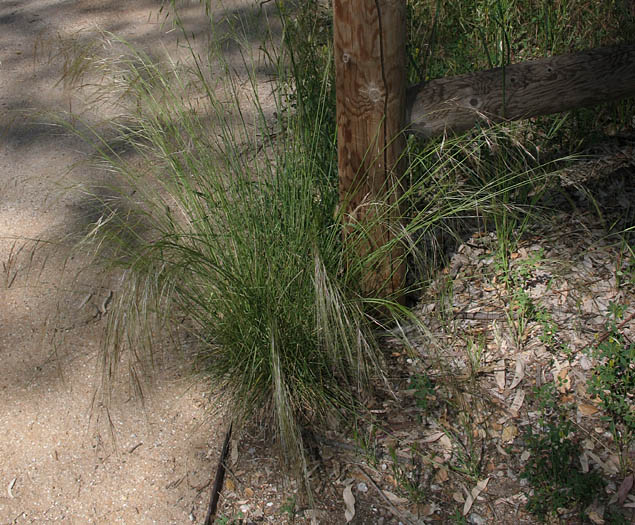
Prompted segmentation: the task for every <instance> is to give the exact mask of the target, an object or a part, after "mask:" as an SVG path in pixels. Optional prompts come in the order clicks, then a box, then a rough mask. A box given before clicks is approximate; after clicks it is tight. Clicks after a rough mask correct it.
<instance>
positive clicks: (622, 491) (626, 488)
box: [617, 474, 633, 505]
mask: <svg viewBox="0 0 635 525" xmlns="http://www.w3.org/2000/svg"><path fill="white" fill-rule="evenodd" d="M632 488H633V474H631V475H629V476H626V477H625V478H624V480H623V481H622V483H620V488H619V489H617V501H618V503H619V504H620V505H624V502H625V501H626V496H628V493H629V492H630V491H631V489H632Z"/></svg>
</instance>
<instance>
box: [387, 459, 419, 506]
mask: <svg viewBox="0 0 635 525" xmlns="http://www.w3.org/2000/svg"><path fill="white" fill-rule="evenodd" d="M389 454H390V457H391V459H392V475H393V478H394V480H395V482H396V483H397V486H398V487H399V488H400V489H401V490H402V491H403V492H404V493H405V494H406V495H407V497H408V500H409V501H411V502H413V503H423V502H425V501H426V500H427V494H426V491H425V488H424V487H423V485H422V483H421V481H422V479H421V477H422V472H421V465H420V464H415V465H413V468H412V469H410V470H409V469H407V468H405V467H404V466H402V464H401V463H400V461H399V458H398V457H397V451H396V450H395V447H390V449H389ZM416 457H417V454H416V451H415V453H414V454H413V458H416Z"/></svg>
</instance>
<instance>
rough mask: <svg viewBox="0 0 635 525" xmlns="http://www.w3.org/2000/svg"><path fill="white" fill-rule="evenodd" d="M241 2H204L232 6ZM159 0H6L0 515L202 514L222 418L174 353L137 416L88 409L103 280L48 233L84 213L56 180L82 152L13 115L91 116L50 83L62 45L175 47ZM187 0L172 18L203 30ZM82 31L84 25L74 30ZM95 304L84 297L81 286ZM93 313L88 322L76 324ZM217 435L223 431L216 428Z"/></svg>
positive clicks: (124, 409)
mask: <svg viewBox="0 0 635 525" xmlns="http://www.w3.org/2000/svg"><path fill="white" fill-rule="evenodd" d="M247 4H248V2H240V1H234V0H232V1H231V2H225V3H224V5H221V4H220V3H218V2H217V3H215V5H216V6H217V7H216V8H217V9H218V10H219V11H220V12H225V13H226V14H228V15H230V16H234V15H241V14H245V13H248V10H247V8H246V7H245V6H246V5H247ZM159 7H160V2H159V1H156V0H155V1H151V0H139V1H136V2H127V1H124V0H76V1H69V0H5V1H3V2H1V3H0V261H1V262H2V267H1V270H2V277H1V279H0V281H1V283H0V362H1V363H2V365H1V366H0V396H1V397H0V428H1V429H2V431H1V432H0V523H2V524H8V523H49V522H63V523H78V524H79V523H139V524H142V523H186V522H190V521H196V522H202V518H203V517H204V515H205V508H206V504H207V499H208V497H209V496H208V487H207V484H208V483H209V479H210V477H211V476H213V470H214V464H215V461H216V457H217V452H218V447H219V441H222V436H220V434H222V432H224V430H225V429H224V424H223V421H222V417H220V416H217V418H218V419H216V420H214V419H211V418H210V417H209V416H207V415H206V414H207V413H208V412H207V411H206V405H208V404H209V403H208V402H206V399H205V398H204V393H205V386H204V385H202V384H198V383H196V382H194V381H193V380H191V379H189V378H187V374H186V370H185V365H183V364H182V363H178V362H174V363H171V364H170V365H169V366H167V367H165V369H164V370H162V371H160V372H159V374H158V376H157V377H156V380H155V382H154V383H153V385H152V389H151V391H150V392H149V395H148V396H147V399H146V403H147V405H146V409H147V410H145V411H144V410H143V409H142V407H141V406H140V404H139V403H137V402H136V401H135V400H134V399H133V396H132V395H131V394H130V395H129V394H128V390H127V389H126V388H125V386H126V385H124V388H122V389H121V390H120V399H118V400H116V401H115V403H114V405H113V409H112V411H111V413H110V418H111V420H112V424H113V426H114V430H115V433H114V440H113V435H112V434H111V433H110V432H108V428H109V424H107V423H106V422H105V421H104V418H103V417H101V418H97V417H91V414H92V415H93V416H95V414H98V413H101V414H102V416H103V412H100V411H99V410H97V411H91V401H92V398H93V391H94V386H95V379H96V377H97V372H96V357H97V351H98V347H99V344H100V336H101V333H102V329H103V322H104V321H103V320H99V319H98V318H92V316H93V315H94V314H95V313H96V311H97V310H96V307H98V306H99V304H100V302H103V301H104V300H105V299H106V298H107V297H108V295H109V293H110V289H111V288H110V283H108V282H107V281H106V280H104V279H102V278H100V276H98V275H94V274H91V272H84V273H81V274H78V273H77V269H79V268H81V267H82V266H83V265H84V263H85V262H86V261H85V260H83V259H82V255H80V254H78V255H76V256H74V255H73V254H71V253H70V252H68V250H66V249H64V248H63V247H59V246H58V247H53V248H52V249H51V246H50V245H47V244H46V243H33V242H29V241H26V240H25V239H40V240H54V239H57V240H59V239H61V238H64V237H65V236H66V235H68V234H72V233H73V232H75V231H77V230H78V229H79V228H80V227H81V225H82V222H85V221H86V219H87V217H88V216H89V213H90V210H88V209H87V208H86V205H85V202H84V200H83V199H84V197H82V195H81V194H80V193H79V192H73V191H67V190H64V187H65V185H67V184H72V183H77V182H87V181H90V179H91V177H93V174H92V173H91V172H90V170H88V168H81V167H80V168H78V169H75V170H74V171H73V173H72V174H71V175H70V176H66V177H64V175H65V173H66V171H67V168H68V167H69V166H70V165H72V164H73V163H75V162H77V161H80V160H81V159H82V158H83V156H84V155H85V154H86V153H87V152H88V151H87V147H86V146H85V145H83V144H82V143H81V142H80V141H79V140H78V139H76V138H73V137H68V136H62V135H60V134H59V133H58V132H57V131H56V130H55V129H54V128H52V127H51V126H49V125H47V124H46V121H47V118H46V117H35V118H34V117H27V116H26V114H25V113H24V111H27V110H28V112H32V111H40V112H47V111H53V112H55V111H61V110H69V109H72V110H73V111H82V112H85V116H87V117H89V118H90V119H93V121H94V122H97V120H98V119H99V118H100V114H99V112H98V111H93V109H92V108H84V107H82V106H81V103H80V101H79V99H77V97H76V95H75V94H73V93H72V92H70V91H68V90H65V89H64V86H63V84H61V83H59V82H58V81H59V79H60V74H61V72H62V61H63V56H61V55H59V54H58V51H59V49H60V47H59V44H60V42H63V41H64V40H65V39H72V38H74V37H77V35H78V34H81V35H82V38H88V39H90V38H92V37H91V35H94V34H96V33H97V31H96V27H97V26H99V27H101V28H103V29H106V30H109V31H113V32H115V33H117V34H118V35H121V36H123V37H124V38H126V39H128V40H129V41H131V42H132V43H133V44H134V45H135V46H139V47H141V48H142V49H146V50H150V51H151V52H155V53H156V52H159V50H161V49H162V46H164V47H165V49H176V37H175V34H174V33H169V32H168V31H169V29H170V27H169V26H163V27H162V26H161V23H160V22H161V19H160V18H157V14H158V10H159ZM201 14H202V12H201V8H200V6H199V5H198V3H196V2H194V3H191V4H189V5H188V6H187V7H186V8H185V9H184V10H183V11H182V15H183V17H184V20H185V22H186V23H187V24H189V26H188V27H190V28H191V30H192V31H199V30H200V29H201V28H202V27H203V23H202V20H203V18H202V17H201ZM78 32H80V33H78ZM90 293H92V294H93V295H92V297H91V299H90V300H89V301H88V302H87V303H86V304H85V305H83V306H81V308H80V305H81V303H82V301H83V298H85V297H86V296H87V295H88V294H90ZM84 319H90V320H91V322H89V323H86V322H84V321H82V320H84ZM219 436H220V437H219Z"/></svg>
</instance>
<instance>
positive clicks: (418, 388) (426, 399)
mask: <svg viewBox="0 0 635 525" xmlns="http://www.w3.org/2000/svg"><path fill="white" fill-rule="evenodd" d="M410 380H411V382H412V387H413V388H414V390H415V402H416V404H417V407H418V408H420V409H421V410H423V411H424V412H427V411H428V408H429V406H430V401H433V400H435V396H434V382H433V381H432V379H430V376H429V375H427V374H415V375H414V376H412V378H411V379H410Z"/></svg>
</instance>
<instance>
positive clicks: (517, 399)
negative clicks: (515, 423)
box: [509, 390, 525, 417]
mask: <svg viewBox="0 0 635 525" xmlns="http://www.w3.org/2000/svg"><path fill="white" fill-rule="evenodd" d="M524 400H525V391H524V390H519V391H518V392H516V395H515V396H514V401H513V402H512V406H511V407H510V408H509V409H510V411H511V413H512V415H513V416H514V417H518V412H519V411H520V408H521V407H522V406H523V401H524Z"/></svg>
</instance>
